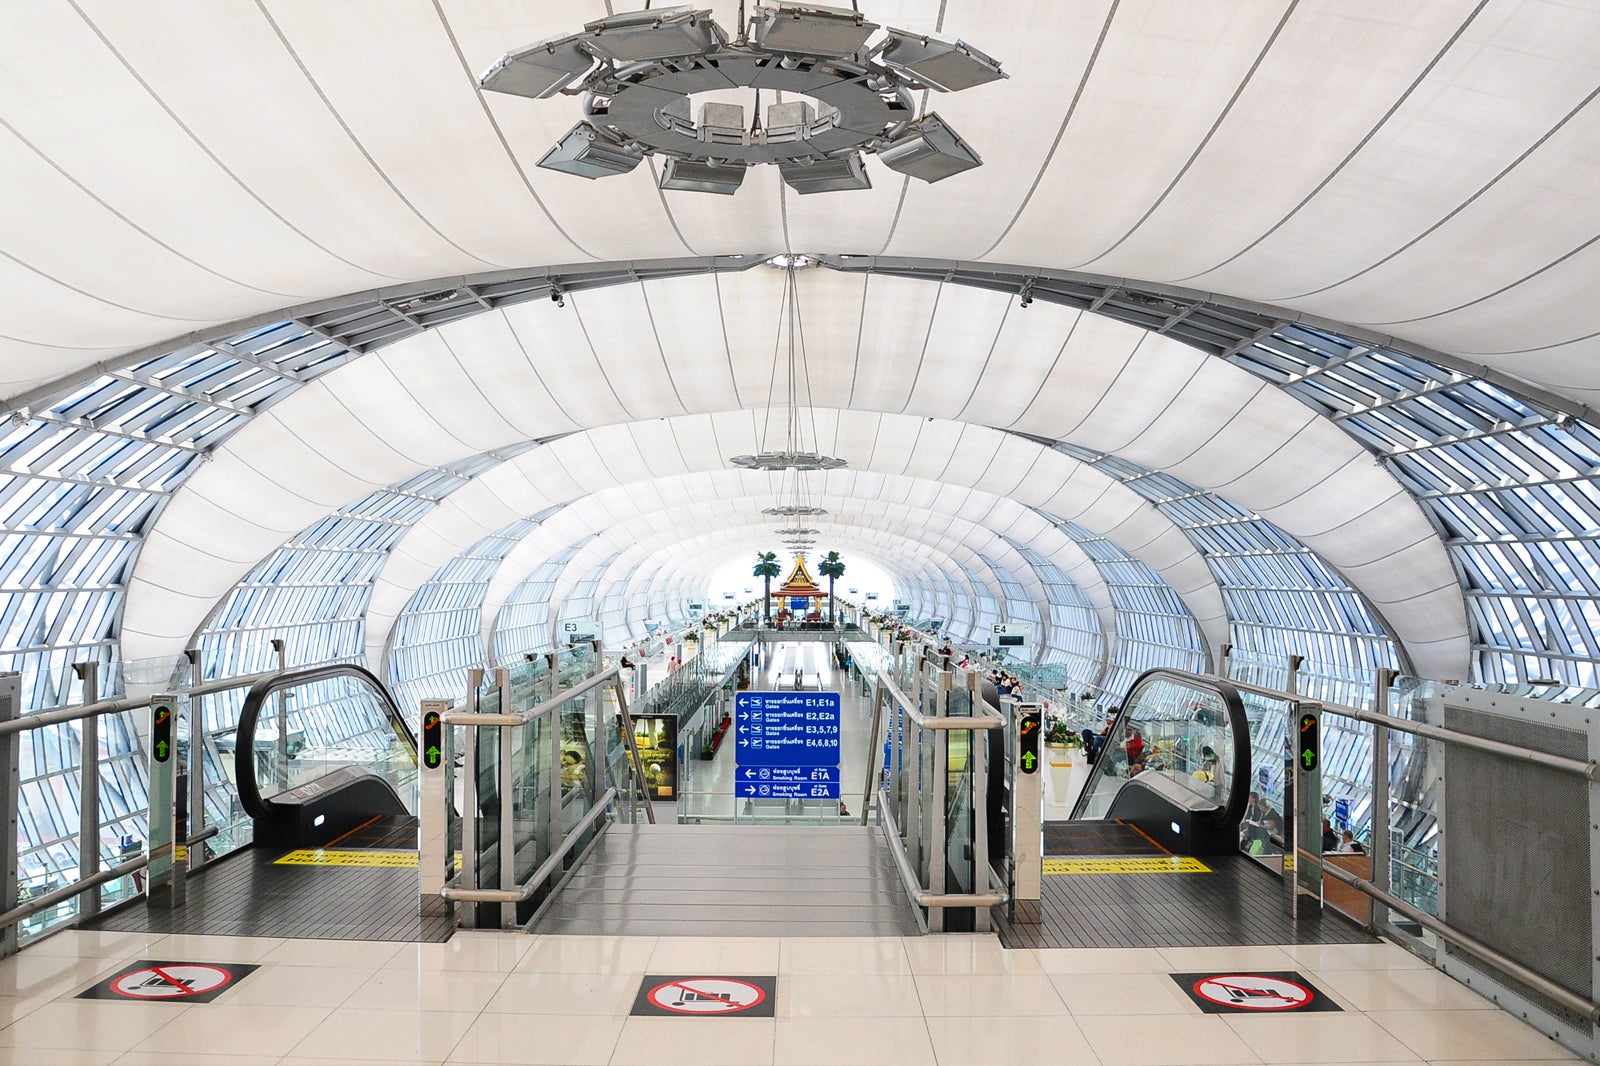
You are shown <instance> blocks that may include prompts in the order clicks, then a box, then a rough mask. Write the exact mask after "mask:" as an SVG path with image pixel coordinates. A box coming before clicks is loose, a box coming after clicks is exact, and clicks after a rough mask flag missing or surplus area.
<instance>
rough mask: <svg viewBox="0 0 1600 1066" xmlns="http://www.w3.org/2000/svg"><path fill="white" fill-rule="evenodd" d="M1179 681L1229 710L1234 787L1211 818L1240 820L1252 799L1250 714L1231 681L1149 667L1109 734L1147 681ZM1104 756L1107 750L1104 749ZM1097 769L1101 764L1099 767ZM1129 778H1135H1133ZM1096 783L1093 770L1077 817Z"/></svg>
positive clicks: (1220, 821) (1130, 690)
mask: <svg viewBox="0 0 1600 1066" xmlns="http://www.w3.org/2000/svg"><path fill="white" fill-rule="evenodd" d="M1162 680H1166V681H1176V682H1178V683H1180V684H1182V685H1185V686H1187V687H1189V688H1197V689H1205V690H1210V691H1212V692H1215V693H1216V694H1217V695H1218V696H1220V697H1221V698H1222V705H1223V707H1225V708H1226V709H1227V712H1228V728H1229V730H1230V731H1231V732H1232V734H1233V774H1232V777H1231V780H1232V783H1233V785H1232V788H1231V789H1230V790H1229V792H1228V802H1227V803H1225V804H1223V806H1222V808H1221V810H1220V811H1218V812H1217V813H1216V814H1214V815H1212V816H1211V819H1210V821H1211V822H1212V824H1213V825H1216V826H1225V825H1227V824H1229V822H1230V821H1231V822H1237V821H1240V820H1241V819H1243V817H1244V808H1245V805H1246V803H1248V802H1249V799H1250V755H1251V751H1250V718H1249V716H1248V715H1247V714H1246V713H1245V709H1244V698H1243V697H1242V696H1240V695H1239V690H1238V689H1237V688H1236V687H1234V685H1233V683H1232V682H1229V681H1225V680H1223V679H1222V678H1220V677H1210V676H1207V675H1203V674H1191V673H1189V672H1188V671H1187V670H1174V669H1172V668H1170V667H1165V666H1158V667H1156V668H1155V669H1153V670H1146V671H1145V672H1144V673H1142V674H1140V675H1139V676H1138V677H1137V678H1135V679H1134V682H1133V684H1132V685H1130V686H1129V687H1128V694H1127V696H1125V697H1124V698H1123V700H1122V705H1121V708H1120V709H1119V710H1118V711H1117V717H1116V718H1115V720H1113V722H1112V723H1111V729H1110V730H1108V731H1107V735H1108V736H1112V735H1115V734H1116V733H1117V731H1118V730H1120V729H1122V728H1123V724H1124V719H1125V718H1126V717H1127V715H1128V713H1129V712H1130V711H1131V710H1133V708H1134V707H1135V706H1137V704H1138V702H1139V701H1138V696H1139V690H1140V689H1142V688H1143V687H1144V686H1145V685H1147V684H1149V683H1152V682H1155V681H1162ZM1101 758H1102V759H1103V758H1105V754H1104V753H1103V752H1102V753H1101ZM1096 769H1098V766H1097V767H1096ZM1130 780H1134V779H1132V778H1130ZM1093 784H1094V778H1093V775H1092V772H1091V776H1090V780H1089V782H1088V783H1087V784H1086V785H1085V787H1084V789H1083V791H1082V792H1081V793H1079V794H1078V802H1077V803H1076V804H1074V806H1073V809H1072V818H1073V819H1074V820H1077V819H1079V818H1082V817H1083V811H1084V808H1085V807H1086V806H1087V804H1088V802H1089V799H1090V793H1091V792H1092V789H1091V788H1089V787H1088V786H1089V785H1093Z"/></svg>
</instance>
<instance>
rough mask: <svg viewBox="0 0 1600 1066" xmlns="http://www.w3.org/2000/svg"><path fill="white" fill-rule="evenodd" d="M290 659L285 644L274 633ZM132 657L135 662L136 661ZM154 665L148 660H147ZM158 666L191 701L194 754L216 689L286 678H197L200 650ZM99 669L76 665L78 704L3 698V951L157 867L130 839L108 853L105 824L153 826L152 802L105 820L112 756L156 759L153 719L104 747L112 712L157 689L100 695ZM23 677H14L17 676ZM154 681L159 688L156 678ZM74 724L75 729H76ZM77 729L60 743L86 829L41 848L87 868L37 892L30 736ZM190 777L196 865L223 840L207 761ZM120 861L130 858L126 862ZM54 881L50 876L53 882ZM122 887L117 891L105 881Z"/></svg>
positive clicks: (132, 706)
mask: <svg viewBox="0 0 1600 1066" xmlns="http://www.w3.org/2000/svg"><path fill="white" fill-rule="evenodd" d="M273 643H274V646H275V648H276V649H277V651H278V654H279V662H280V664H281V662H282V653H283V642H281V641H274V642H273ZM128 665H132V664H128ZM141 665H148V664H141ZM155 668H156V669H157V670H158V671H159V672H160V675H161V676H160V680H159V687H160V688H162V689H165V690H166V691H169V692H176V693H177V694H178V695H179V696H180V697H182V699H183V701H184V702H185V703H186V704H187V708H188V713H187V715H186V716H185V717H186V719H187V722H186V724H187V726H188V729H187V732H186V733H180V734H178V737H179V739H180V740H181V741H183V742H184V743H186V744H188V745H189V750H190V752H191V753H193V752H198V751H200V750H202V749H203V747H204V745H205V742H206V737H207V730H206V726H205V716H204V713H203V700H204V698H205V697H207V696H211V695H216V694H219V693H225V692H229V691H233V690H237V689H242V688H247V687H249V686H251V685H254V684H256V683H258V682H261V681H263V680H264V679H268V678H272V677H275V676H277V672H264V673H254V674H247V675H244V676H240V677H231V678H217V679H213V680H209V681H201V682H192V679H193V678H195V677H197V676H199V674H200V673H201V657H200V652H199V651H198V650H197V649H191V650H189V651H187V652H185V653H184V654H183V655H182V656H174V657H173V658H172V659H170V660H159V661H156V663H155ZM100 669H101V664H100V663H98V662H85V663H78V664H76V665H75V667H74V670H75V671H76V673H77V674H78V677H79V678H80V679H81V682H82V691H83V695H84V701H83V702H82V703H80V704H77V705H75V706H70V707H56V708H50V709H48V710H42V711H36V712H33V713H29V714H18V713H17V711H18V706H17V702H16V694H15V690H14V689H13V690H12V693H11V698H10V699H3V698H0V715H5V714H6V713H7V712H9V715H10V716H9V717H0V807H3V809H4V811H5V812H6V814H7V817H6V818H5V819H4V823H3V825H0V853H3V862H0V866H3V869H0V957H4V956H6V955H10V954H12V953H14V952H15V951H16V950H17V949H18V948H19V947H20V946H21V945H22V944H23V943H25V942H31V941H32V940H36V939H38V938H39V937H42V936H47V935H49V934H51V933H54V932H56V931H58V930H60V929H65V928H70V927H72V926H74V925H77V924H79V923H81V922H82V921H84V920H86V919H88V918H91V917H93V916H95V915H97V914H99V913H100V911H101V909H102V908H103V906H104V905H106V904H108V903H118V902H122V901H125V900H128V899H131V898H133V897H134V891H133V889H132V888H131V887H130V885H131V883H132V881H133V878H134V875H135V874H137V873H140V872H141V871H143V870H144V869H145V868H146V867H147V866H148V865H149V858H148V856H145V855H142V854H141V855H138V856H136V857H130V856H129V854H128V849H127V848H126V847H124V849H123V850H122V852H121V854H113V855H108V854H107V853H106V849H105V847H104V844H103V841H102V839H101V837H102V829H103V827H104V826H105V825H106V824H120V825H122V826H124V827H127V826H134V827H137V826H146V827H147V825H148V816H149V811H148V808H142V809H132V810H129V811H127V812H125V813H123V814H122V815H120V816H119V817H116V818H113V819H112V820H111V821H110V822H109V823H108V822H104V821H103V820H102V811H101V802H100V794H101V789H100V784H101V777H102V774H103V770H104V765H103V764H109V763H111V762H115V761H118V760H127V759H139V758H144V759H148V757H149V752H148V750H147V747H148V743H147V741H148V724H147V723H146V724H144V726H143V728H141V723H139V722H136V721H135V722H126V721H124V722H119V723H118V728H117V730H116V733H117V735H118V736H119V737H121V738H123V740H125V741H126V750H122V751H116V752H112V753H110V754H109V755H107V754H105V753H103V752H102V748H103V747H104V744H103V739H102V731H101V724H102V723H103V722H105V721H107V720H108V719H115V718H116V717H117V716H121V715H127V714H130V713H131V712H134V711H139V710H143V709H146V708H148V707H149V706H150V703H151V696H152V695H154V693H152V694H151V695H144V696H120V697H115V698H110V699H102V698H100V692H101V686H100ZM15 676H16V675H9V677H8V678H7V680H9V681H14V679H15ZM151 687H152V688H154V687H157V686H151ZM74 726H75V728H74ZM58 727H68V728H69V729H70V730H71V732H70V733H69V735H68V736H66V737H63V738H61V739H60V740H59V741H57V743H58V744H60V745H61V747H63V748H66V749H68V750H69V752H70V751H71V750H72V749H75V750H76V753H77V756H78V759H77V767H76V769H77V775H76V777H77V780H76V785H77V789H76V798H77V800H78V814H79V818H78V823H79V824H78V827H77V833H76V834H75V835H72V836H69V837H66V838H62V839H58V840H55V841H50V842H43V843H39V842H36V843H35V850H38V849H40V848H45V847H61V846H63V845H65V846H68V847H72V848H75V850H76V851H77V854H78V876H77V877H76V878H75V879H73V880H72V881H70V882H68V883H67V884H64V885H58V886H56V887H52V888H47V889H46V890H45V891H44V892H42V893H39V894H37V895H34V894H32V892H31V890H29V889H25V882H24V876H23V871H22V867H21V857H22V852H21V840H20V832H21V828H22V827H21V824H20V821H19V818H18V812H19V810H20V807H21V804H22V801H23V800H22V794H21V788H22V784H23V775H22V767H21V764H20V758H19V756H20V753H21V751H22V747H23V741H24V739H25V738H26V737H27V736H29V735H37V736H43V735H45V733H46V731H49V730H53V729H56V728H58ZM192 771H193V772H191V774H190V776H189V785H190V791H189V794H188V796H187V797H186V800H187V806H188V812H189V817H188V828H189V832H188V834H187V839H186V841H185V844H186V846H187V848H188V849H189V850H188V855H189V863H190V866H191V868H194V867H198V866H200V865H202V864H203V863H204V861H205V855H204V851H203V849H202V848H201V847H200V845H201V844H203V843H205V842H207V841H210V840H212V839H214V838H216V837H217V836H218V834H219V832H220V827H219V826H216V825H211V826H208V825H207V824H206V810H205V787H206V779H205V773H204V767H203V765H198V764H197V765H194V766H192ZM118 859H120V860H121V861H117V860H118ZM45 884H46V885H48V884H49V881H48V880H46V881H45ZM108 885H110V886H113V888H112V891H111V892H110V893H109V894H108V893H106V892H105V891H103V889H105V887H106V886H108ZM47 911H56V912H57V913H55V914H54V915H52V916H51V920H49V921H46V922H44V923H42V924H40V925H39V926H38V927H37V928H35V929H33V930H29V931H28V933H29V935H26V936H24V935H23V934H22V933H21V932H20V926H21V925H22V923H24V922H26V921H27V920H28V919H29V918H33V917H34V916H36V915H39V914H42V913H44V912H47Z"/></svg>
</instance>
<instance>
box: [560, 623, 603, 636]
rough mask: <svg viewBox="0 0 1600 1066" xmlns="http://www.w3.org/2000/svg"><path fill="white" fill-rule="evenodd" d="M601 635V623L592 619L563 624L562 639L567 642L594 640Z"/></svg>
mask: <svg viewBox="0 0 1600 1066" xmlns="http://www.w3.org/2000/svg"><path fill="white" fill-rule="evenodd" d="M599 635H600V623H598V622H596V621H595V620H594V619H592V618H579V619H577V620H575V621H571V622H562V623H561V639H562V640H566V641H581V640H594V639H595V638H596V637H598V636H599Z"/></svg>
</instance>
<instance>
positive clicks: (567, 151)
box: [539, 122, 644, 178]
mask: <svg viewBox="0 0 1600 1066" xmlns="http://www.w3.org/2000/svg"><path fill="white" fill-rule="evenodd" d="M643 161H644V156H643V155H642V154H640V153H639V152H635V151H633V150H632V149H631V148H626V147H624V146H623V145H620V144H617V143H616V142H615V141H613V140H611V139H610V138H609V137H607V136H606V135H605V134H603V133H601V132H600V131H599V130H598V129H596V128H595V127H593V126H591V125H589V123H587V122H580V123H578V124H577V125H576V126H574V127H572V128H571V129H570V130H568V131H567V133H566V136H564V137H562V138H561V140H560V141H558V142H556V146H555V147H554V148H552V149H550V150H549V151H548V152H546V153H545V154H544V158H543V159H541V160H539V165H540V166H541V167H545V168H546V169H548V170H559V171H561V172H562V173H564V174H576V175H578V176H579V177H582V178H609V177H610V176H611V175H613V174H626V173H627V172H628V171H630V170H632V169H633V168H634V167H636V166H638V165H639V164H640V163H641V162H643Z"/></svg>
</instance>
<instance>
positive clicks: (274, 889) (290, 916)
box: [85, 827, 453, 944]
mask: <svg viewBox="0 0 1600 1066" xmlns="http://www.w3.org/2000/svg"><path fill="white" fill-rule="evenodd" d="M411 839H412V840H413V841H414V840H415V839H416V837H415V828H414V827H413V829H412V837H411ZM337 847H338V848H339V849H340V850H347V849H348V850H362V849H352V848H349V841H348V840H345V841H341V842H340V843H339V844H338V845H337ZM398 850H406V849H405V848H401V849H398ZM283 854H284V852H283V850H282V849H276V848H275V849H271V850H266V849H262V848H255V847H251V848H246V849H245V850H243V851H242V852H239V853H238V854H235V855H230V856H229V857H228V858H226V859H223V860H220V861H218V862H216V863H214V864H213V865H210V866H207V867H206V868H205V869H203V870H201V871H200V872H199V873H197V874H195V875H193V876H192V877H190V878H189V881H188V884H187V886H186V888H187V900H186V901H185V903H184V905H183V906H182V907H179V908H178V909H176V910H164V909H158V908H154V907H151V906H150V905H149V904H147V903H144V902H139V903H134V904H130V905H128V906H126V907H123V908H121V909H119V910H117V911H115V912H113V913H111V914H108V915H106V916H105V917H103V918H101V919H99V920H97V921H94V922H91V923H88V924H87V925H86V926H85V927H86V928H89V929H114V930H127V931H135V932H153V933H210V934H216V935H221V936H281V937H294V938H298V939H306V940H395V941H407V942H410V943H433V944H442V943H444V942H445V941H446V940H449V939H450V934H451V932H452V928H453V923H452V921H451V919H449V918H447V917H433V918H423V917H421V916H420V915H419V914H418V913H417V912H418V909H419V893H418V877H417V870H416V867H415V866H409V867H406V866H401V867H383V866H283V865H278V864H277V863H276V860H277V859H278V858H279V857H280V856H282V855H283Z"/></svg>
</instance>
